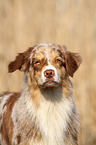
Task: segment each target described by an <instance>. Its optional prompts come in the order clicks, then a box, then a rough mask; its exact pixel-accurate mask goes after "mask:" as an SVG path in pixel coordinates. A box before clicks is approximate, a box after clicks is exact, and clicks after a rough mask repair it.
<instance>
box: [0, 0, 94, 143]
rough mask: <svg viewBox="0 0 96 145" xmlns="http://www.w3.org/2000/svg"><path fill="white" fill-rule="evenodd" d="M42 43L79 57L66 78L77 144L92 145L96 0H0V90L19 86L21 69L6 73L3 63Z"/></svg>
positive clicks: (11, 89) (20, 85)
mask: <svg viewBox="0 0 96 145" xmlns="http://www.w3.org/2000/svg"><path fill="white" fill-rule="evenodd" d="M43 42H45V43H48V42H52V43H58V44H64V45H66V46H67V48H68V50H70V51H74V52H79V53H80V55H81V56H82V60H83V61H82V64H81V66H80V68H79V69H78V71H77V72H76V73H75V75H74V77H73V78H71V80H72V82H73V86H74V96H75V101H76V104H77V108H78V110H79V113H80V123H81V126H80V129H79V130H80V131H79V144H80V145H96V0H50V1H48V0H0V92H3V91H6V90H7V91H19V90H21V89H22V85H23V83H22V82H23V81H22V80H23V73H22V72H19V71H17V72H14V73H13V74H9V73H8V70H7V66H8V63H9V62H10V61H11V60H13V59H14V58H15V56H16V55H17V53H19V52H23V51H24V50H26V49H27V48H28V47H29V46H33V45H34V44H38V43H43Z"/></svg>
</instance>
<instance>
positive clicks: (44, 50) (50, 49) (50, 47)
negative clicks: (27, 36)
mask: <svg viewBox="0 0 96 145" xmlns="http://www.w3.org/2000/svg"><path fill="white" fill-rule="evenodd" d="M59 50H60V47H59V46H58V45H56V44H39V45H37V46H36V47H34V50H33V52H32V53H33V55H34V57H36V56H45V57H48V58H49V57H50V56H51V55H53V54H54V55H56V54H57V55H58V54H59Z"/></svg>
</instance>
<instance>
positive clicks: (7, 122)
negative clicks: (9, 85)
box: [0, 93, 20, 145]
mask: <svg viewBox="0 0 96 145" xmlns="http://www.w3.org/2000/svg"><path fill="white" fill-rule="evenodd" d="M19 95H20V93H14V94H12V95H11V96H10V98H8V100H7V102H6V107H7V109H6V111H5V112H4V114H3V121H2V125H1V130H0V132H1V134H2V136H3V137H4V139H5V142H6V144H7V145H11V142H12V135H13V122H12V118H11V113H12V109H13V106H14V103H15V102H16V100H17V99H18V97H19Z"/></svg>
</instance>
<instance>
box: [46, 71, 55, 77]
mask: <svg viewBox="0 0 96 145" xmlns="http://www.w3.org/2000/svg"><path fill="white" fill-rule="evenodd" d="M54 74H55V73H54V70H46V71H45V72H44V75H45V77H46V78H52V77H53V76H54Z"/></svg>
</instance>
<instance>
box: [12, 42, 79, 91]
mask: <svg viewBox="0 0 96 145" xmlns="http://www.w3.org/2000/svg"><path fill="white" fill-rule="evenodd" d="M80 63H81V57H80V56H79V55H78V54H77V53H72V52H69V51H67V50H66V47H64V46H61V45H57V44H39V45H37V46H34V47H31V48H29V49H28V50H27V51H25V52H24V53H20V54H19V55H18V56H17V57H16V59H15V60H14V61H13V62H11V63H10V64H9V72H13V71H15V70H16V69H19V70H23V71H24V72H26V73H30V75H31V78H32V79H35V81H36V83H37V85H38V86H40V87H42V88H46V87H58V86H59V85H62V81H63V80H64V79H67V78H68V76H69V75H70V76H73V74H74V72H75V71H76V70H77V69H78V67H79V65H80Z"/></svg>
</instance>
